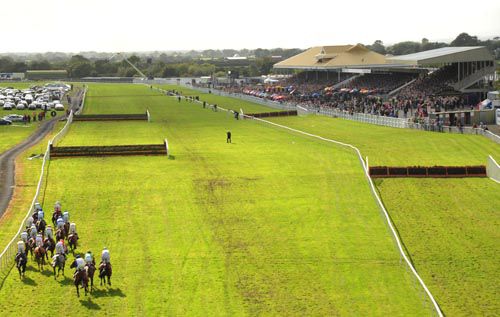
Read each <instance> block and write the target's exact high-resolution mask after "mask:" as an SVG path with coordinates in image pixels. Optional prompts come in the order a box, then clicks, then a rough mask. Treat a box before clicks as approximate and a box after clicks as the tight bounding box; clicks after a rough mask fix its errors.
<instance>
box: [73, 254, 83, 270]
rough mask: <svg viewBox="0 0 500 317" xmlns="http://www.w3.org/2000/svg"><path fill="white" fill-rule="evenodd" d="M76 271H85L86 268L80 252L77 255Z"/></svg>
mask: <svg viewBox="0 0 500 317" xmlns="http://www.w3.org/2000/svg"><path fill="white" fill-rule="evenodd" d="M75 262H76V271H75V274H76V273H78V271H83V270H84V269H85V261H84V260H83V259H82V257H81V256H80V254H78V255H77V256H76V260H75Z"/></svg>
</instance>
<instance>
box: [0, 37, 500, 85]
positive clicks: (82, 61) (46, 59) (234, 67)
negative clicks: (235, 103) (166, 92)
mask: <svg viewBox="0 0 500 317" xmlns="http://www.w3.org/2000/svg"><path fill="white" fill-rule="evenodd" d="M446 46H486V47H487V48H488V49H490V51H491V52H492V53H493V54H495V56H496V58H497V59H500V38H499V37H495V38H493V39H489V40H486V41H481V40H479V39H478V38H477V36H471V35H469V34H467V33H461V34H459V35H458V36H457V37H456V38H455V39H454V40H453V41H452V42H451V43H449V44H448V43H444V42H431V41H429V40H428V39H426V38H423V39H422V41H421V42H412V41H404V42H400V43H396V44H393V45H390V46H385V45H384V43H383V42H382V41H381V40H377V41H375V42H374V43H373V44H371V45H367V47H368V48H370V49H372V50H373V51H376V52H378V53H381V54H391V55H404V54H411V53H416V52H420V51H425V50H429V49H435V48H441V47H446ZM300 52H303V50H301V49H297V48H294V49H283V48H275V49H262V48H258V49H255V50H248V49H242V50H234V49H224V50H202V51H195V50H191V51H181V52H139V53H131V54H127V58H128V60H129V61H130V62H131V63H133V64H134V65H136V66H137V67H138V68H139V69H141V71H142V72H143V73H144V74H146V75H147V76H148V77H185V76H194V77H199V76H207V75H215V76H218V77H225V76H228V74H229V72H230V76H232V77H239V76H245V77H249V76H260V75H265V74H269V73H270V72H271V70H272V67H273V65H274V64H275V63H276V62H278V61H280V60H283V59H286V58H288V57H291V56H294V55H296V54H298V53H300ZM113 55H114V53H103V52H81V53H79V54H77V55H73V54H71V53H60V52H47V53H43V54H42V53H25V54H22V53H17V54H1V55H0V72H25V71H26V70H54V69H63V70H66V71H67V72H68V75H69V76H70V77H72V78H82V77H89V76H112V77H115V76H118V77H133V76H138V74H137V71H136V70H135V69H134V68H132V67H131V66H130V65H129V64H128V63H127V62H126V61H125V60H124V59H123V58H116V57H115V58H112V57H113ZM234 56H240V57H245V58H246V59H228V57H234Z"/></svg>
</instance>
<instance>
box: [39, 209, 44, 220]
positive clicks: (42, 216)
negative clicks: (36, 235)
mask: <svg viewBox="0 0 500 317" xmlns="http://www.w3.org/2000/svg"><path fill="white" fill-rule="evenodd" d="M44 216H45V213H44V212H43V210H42V209H40V210H38V220H42V219H43V218H44Z"/></svg>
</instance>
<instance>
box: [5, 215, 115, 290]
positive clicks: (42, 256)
mask: <svg viewBox="0 0 500 317" xmlns="http://www.w3.org/2000/svg"><path fill="white" fill-rule="evenodd" d="M60 216H61V211H60V209H59V210H58V209H56V211H54V213H53V215H52V223H53V224H54V227H55V226H56V221H57V219H58V218H59V217H60ZM32 217H33V220H34V224H35V227H36V230H37V233H40V234H42V237H44V238H43V245H41V246H37V245H36V240H35V238H33V237H30V238H29V239H28V241H27V243H26V249H25V253H24V254H22V253H20V252H18V253H17V254H16V258H15V262H16V267H17V270H18V271H19V277H20V278H24V275H25V272H26V265H27V262H28V257H27V255H28V252H29V254H30V256H31V259H32V260H33V255H34V256H35V261H36V263H37V264H38V270H39V271H42V270H43V266H44V265H46V263H45V260H47V261H48V260H49V257H48V251H50V254H51V258H52V259H53V260H52V263H51V266H52V268H53V270H54V279H57V278H58V277H59V274H60V273H61V271H62V275H63V276H64V268H65V266H66V255H68V254H69V252H70V251H71V253H72V254H73V255H75V250H76V248H77V243H78V235H77V234H70V233H69V227H70V225H69V222H66V223H65V224H64V226H63V227H61V228H58V229H57V230H56V233H55V236H56V241H60V240H65V239H66V240H67V241H68V246H69V250H68V247H66V245H65V246H64V249H65V250H64V254H60V253H57V254H56V256H55V257H54V250H55V247H56V242H55V241H54V239H53V238H52V237H49V236H45V229H46V227H47V223H46V222H45V220H44V219H43V218H42V219H38V213H37V211H35V212H34V213H33V216H32ZM27 229H28V230H29V228H27ZM76 267H77V262H76V260H74V261H73V263H72V264H71V265H70V268H76ZM56 269H57V275H56ZM95 271H96V267H95V263H94V262H93V263H90V264H88V263H86V265H85V268H84V269H83V270H78V271H77V272H76V273H75V274H74V275H73V284H74V285H75V287H76V293H77V295H78V297H80V287H81V288H83V289H84V290H85V295H87V293H88V292H89V282H90V292H92V291H93V289H94V273H95ZM111 274H112V269H111V264H109V263H101V264H100V265H99V278H100V280H101V284H100V285H101V286H102V285H103V282H104V283H106V278H107V283H108V285H110V286H111Z"/></svg>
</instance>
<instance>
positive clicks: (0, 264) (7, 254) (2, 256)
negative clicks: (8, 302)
mask: <svg viewBox="0 0 500 317" xmlns="http://www.w3.org/2000/svg"><path fill="white" fill-rule="evenodd" d="M72 122H73V110H71V111H70V113H69V115H68V117H67V121H66V124H65V125H64V127H63V128H62V129H61V131H59V132H58V133H57V134H56V135H55V136H54V137H53V138H52V139H50V140H49V142H48V143H47V149H46V150H45V154H44V156H43V161H42V168H41V172H40V179H39V180H38V185H37V187H36V192H35V196H34V197H33V200H32V201H31V205H30V207H29V208H28V212H27V213H26V216H24V218H23V220H22V222H21V225H20V226H19V229H18V230H17V233H16V234H15V235H14V237H13V238H12V240H10V242H9V243H8V244H7V246H6V247H5V248H4V250H3V251H2V253H0V272H2V271H3V270H4V269H5V268H7V267H10V265H12V263H13V261H14V256H15V255H16V254H17V240H18V239H19V235H20V234H21V232H22V230H23V229H24V226H25V223H26V219H27V218H28V217H29V215H30V214H31V212H32V211H33V208H34V206H35V203H36V202H37V200H38V196H39V195H40V190H41V188H42V184H43V180H44V174H45V172H46V170H45V166H46V165H47V162H48V161H49V160H50V146H51V145H53V144H55V143H57V142H58V141H59V140H60V139H61V138H62V137H63V136H64V135H65V134H66V132H68V129H69V126H70V125H71V123H72Z"/></svg>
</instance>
